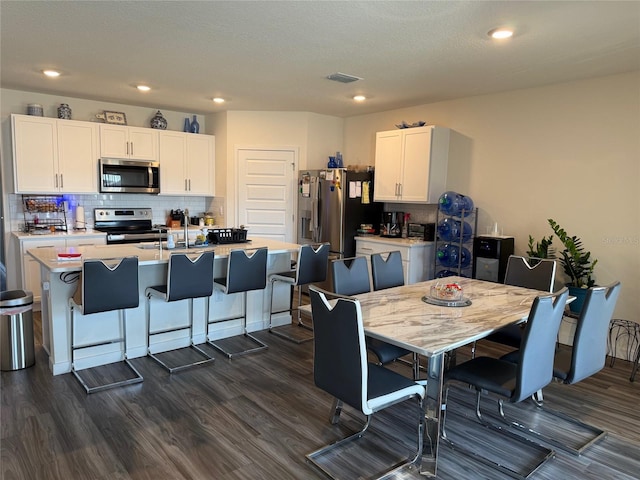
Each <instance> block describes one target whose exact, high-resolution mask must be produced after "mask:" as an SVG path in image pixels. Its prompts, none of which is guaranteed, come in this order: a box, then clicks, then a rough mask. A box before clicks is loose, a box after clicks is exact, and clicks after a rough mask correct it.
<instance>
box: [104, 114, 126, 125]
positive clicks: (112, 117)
mask: <svg viewBox="0 0 640 480" xmlns="http://www.w3.org/2000/svg"><path fill="white" fill-rule="evenodd" d="M104 121H105V122H106V123H112V124H114V125H126V124H127V116H126V115H125V114H124V113H123V112H109V111H107V110H105V111H104Z"/></svg>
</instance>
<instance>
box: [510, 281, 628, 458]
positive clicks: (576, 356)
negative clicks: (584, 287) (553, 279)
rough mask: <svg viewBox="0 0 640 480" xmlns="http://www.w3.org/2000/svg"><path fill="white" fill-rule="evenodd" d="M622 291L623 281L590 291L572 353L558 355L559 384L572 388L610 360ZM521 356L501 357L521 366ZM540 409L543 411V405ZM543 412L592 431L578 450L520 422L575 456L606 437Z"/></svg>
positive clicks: (555, 374) (556, 372) (517, 353)
mask: <svg viewBox="0 0 640 480" xmlns="http://www.w3.org/2000/svg"><path fill="white" fill-rule="evenodd" d="M620 288H621V287H620V282H615V283H613V284H611V285H608V286H604V287H592V288H590V289H589V290H588V291H587V295H586V297H585V302H584V305H583V307H582V310H581V312H580V316H579V317H578V321H577V324H576V331H575V334H574V337H573V346H572V348H571V353H570V354H568V355H567V354H564V353H563V352H564V351H561V352H558V353H556V355H555V360H554V368H553V377H554V378H555V379H556V380H557V381H559V382H561V383H564V384H566V385H573V384H574V383H578V382H580V381H582V380H584V379H585V378H587V377H590V376H592V375H594V374H596V373H597V372H599V371H600V370H602V368H603V367H604V365H605V362H606V358H607V338H608V333H609V323H610V322H611V318H612V317H613V310H614V308H615V306H616V302H617V300H618V296H619V294H620ZM520 356H521V350H516V351H514V352H510V353H508V354H507V355H504V356H502V357H501V358H502V359H503V360H506V361H508V362H514V363H519V362H520ZM538 406H539V407H540V408H542V405H541V404H539V405H538ZM543 410H544V412H547V413H550V414H552V415H554V416H556V417H558V418H561V419H564V420H566V421H568V422H571V423H573V424H574V425H577V426H579V427H582V428H583V429H584V430H587V431H588V432H591V433H592V434H593V437H592V438H591V439H589V440H587V441H585V442H583V443H582V444H581V445H579V446H578V447H572V446H569V445H566V444H564V443H562V442H559V441H557V440H556V439H555V438H554V437H552V436H550V435H544V434H542V433H540V432H537V431H534V430H532V429H531V428H529V427H526V426H524V425H522V423H521V422H518V423H517V425H518V427H519V428H522V429H525V430H526V431H527V433H530V434H535V435H537V436H539V437H540V438H542V439H544V440H545V441H546V442H547V443H550V444H552V445H554V446H556V447H559V448H562V449H563V450H567V451H569V452H570V453H573V454H574V455H580V454H581V453H582V452H583V451H584V450H585V449H586V448H588V447H590V446H591V445H593V444H594V443H596V442H597V441H599V440H600V439H602V438H604V437H605V436H606V432H605V431H603V430H601V429H599V428H597V427H594V426H592V425H588V424H586V423H583V422H581V421H579V420H576V419H574V418H573V417H570V416H569V415H566V414H563V413H561V412H558V411H555V410H552V409H549V408H544V409H543Z"/></svg>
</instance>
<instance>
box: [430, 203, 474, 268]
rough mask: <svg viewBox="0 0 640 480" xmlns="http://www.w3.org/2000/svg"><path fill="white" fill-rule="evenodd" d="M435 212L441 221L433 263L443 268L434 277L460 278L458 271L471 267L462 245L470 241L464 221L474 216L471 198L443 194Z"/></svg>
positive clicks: (469, 257)
mask: <svg viewBox="0 0 640 480" xmlns="http://www.w3.org/2000/svg"><path fill="white" fill-rule="evenodd" d="M438 209H439V210H440V213H441V215H438V216H439V217H440V216H443V217H444V218H442V219H441V220H439V221H438V226H437V229H438V240H439V241H442V242H444V243H441V244H439V245H438V248H437V250H436V259H437V261H438V265H440V266H442V267H445V268H446V269H445V270H440V271H439V272H438V273H437V275H436V276H437V277H438V278H443V277H449V276H452V275H460V270H462V269H464V268H467V267H469V266H470V265H471V252H470V251H469V249H468V248H466V247H465V246H464V245H463V243H465V242H468V241H469V240H471V238H472V236H473V228H472V227H471V224H470V223H469V222H466V221H465V217H468V216H469V215H471V214H472V213H474V205H473V200H472V199H471V197H467V196H466V195H461V194H459V193H456V192H445V193H443V194H442V195H440V199H439V201H438Z"/></svg>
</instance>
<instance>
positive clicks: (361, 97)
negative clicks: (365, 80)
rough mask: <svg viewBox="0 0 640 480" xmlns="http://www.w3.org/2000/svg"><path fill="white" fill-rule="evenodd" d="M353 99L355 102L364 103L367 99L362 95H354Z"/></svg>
mask: <svg viewBox="0 0 640 480" xmlns="http://www.w3.org/2000/svg"><path fill="white" fill-rule="evenodd" d="M353 99H354V100H355V101H356V102H364V101H365V100H366V99H367V97H365V96H364V95H354V97H353Z"/></svg>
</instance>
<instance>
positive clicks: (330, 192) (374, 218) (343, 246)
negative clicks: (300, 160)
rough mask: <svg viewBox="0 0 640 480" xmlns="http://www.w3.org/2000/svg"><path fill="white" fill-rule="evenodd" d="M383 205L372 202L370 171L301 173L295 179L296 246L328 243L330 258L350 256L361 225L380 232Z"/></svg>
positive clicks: (339, 169)
mask: <svg viewBox="0 0 640 480" xmlns="http://www.w3.org/2000/svg"><path fill="white" fill-rule="evenodd" d="M382 209H383V203H379V202H374V201H373V171H370V172H367V171H363V172H356V171H350V170H347V169H344V168H331V169H325V170H302V171H300V172H299V177H298V229H297V230H298V243H301V244H306V243H324V242H328V243H330V244H331V250H330V254H329V256H330V257H331V258H346V257H353V256H354V255H355V253H356V242H355V239H354V237H355V236H356V235H357V234H358V232H357V230H358V229H359V228H360V225H361V224H371V225H372V226H373V228H374V229H375V230H376V233H379V229H380V221H381V218H382Z"/></svg>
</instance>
